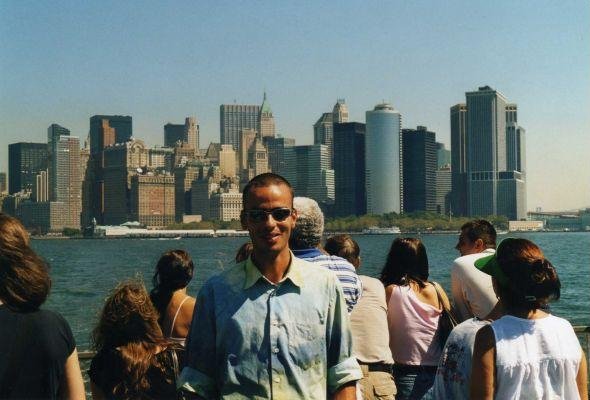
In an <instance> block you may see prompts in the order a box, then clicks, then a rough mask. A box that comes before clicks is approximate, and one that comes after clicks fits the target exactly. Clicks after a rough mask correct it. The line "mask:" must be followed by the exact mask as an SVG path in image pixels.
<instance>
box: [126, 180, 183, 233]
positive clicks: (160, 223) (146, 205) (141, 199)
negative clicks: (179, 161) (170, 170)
mask: <svg viewBox="0 0 590 400" xmlns="http://www.w3.org/2000/svg"><path fill="white" fill-rule="evenodd" d="M174 190H175V189H174V176H172V175H169V174H156V175H154V174H153V173H148V174H142V175H138V174H136V175H133V176H132V177H131V201H130V205H131V207H130V209H131V210H130V211H131V212H130V215H131V219H132V220H134V221H139V223H140V224H142V225H146V226H148V227H160V228H161V227H166V226H168V225H170V224H173V223H174V214H175V210H174V203H175V200H174Z"/></svg>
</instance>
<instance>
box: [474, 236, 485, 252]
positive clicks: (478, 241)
mask: <svg viewBox="0 0 590 400" xmlns="http://www.w3.org/2000/svg"><path fill="white" fill-rule="evenodd" d="M475 248H476V249H477V252H478V253H481V252H482V251H484V250H485V249H486V246H485V244H484V242H483V240H481V239H475Z"/></svg>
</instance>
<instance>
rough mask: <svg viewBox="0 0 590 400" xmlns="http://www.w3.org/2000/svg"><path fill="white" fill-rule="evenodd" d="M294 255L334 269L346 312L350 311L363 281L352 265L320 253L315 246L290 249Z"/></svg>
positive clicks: (357, 298)
mask: <svg viewBox="0 0 590 400" xmlns="http://www.w3.org/2000/svg"><path fill="white" fill-rule="evenodd" d="M291 251H292V252H293V254H294V255H295V257H297V258H301V259H303V260H305V261H308V262H311V263H314V264H316V265H318V266H320V267H323V268H326V269H329V270H330V271H334V273H335V274H336V276H337V277H338V281H339V282H340V287H341V288H342V292H344V299H345V300H346V307H347V309H348V313H349V314H350V312H351V311H352V309H353V308H354V305H355V304H356V303H357V302H358V301H359V299H360V298H361V295H362V293H363V283H362V282H361V280H360V279H359V277H358V275H357V273H356V268H354V265H352V264H351V263H349V262H348V261H346V260H345V259H344V258H342V257H337V256H331V255H328V254H324V253H322V252H321V251H320V250H319V249H317V248H311V249H300V250H293V249H291Z"/></svg>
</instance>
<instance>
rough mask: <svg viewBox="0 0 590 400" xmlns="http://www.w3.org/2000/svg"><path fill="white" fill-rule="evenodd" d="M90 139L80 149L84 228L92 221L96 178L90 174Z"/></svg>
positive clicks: (82, 226) (82, 220) (81, 219)
mask: <svg viewBox="0 0 590 400" xmlns="http://www.w3.org/2000/svg"><path fill="white" fill-rule="evenodd" d="M90 162H91V161H90V141H89V140H85V141H84V147H83V148H81V149H80V181H81V182H80V187H81V190H82V201H81V204H82V211H81V212H80V227H81V228H82V230H84V229H85V228H87V227H88V226H89V225H90V224H91V222H92V215H91V210H92V203H91V200H90V196H91V193H92V192H91V190H92V182H93V181H94V178H93V177H92V176H91V175H90V173H91V171H92V167H91V166H90Z"/></svg>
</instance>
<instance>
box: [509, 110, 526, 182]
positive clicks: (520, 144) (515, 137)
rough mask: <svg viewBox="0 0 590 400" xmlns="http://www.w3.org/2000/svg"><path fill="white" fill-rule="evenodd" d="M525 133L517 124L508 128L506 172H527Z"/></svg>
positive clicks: (512, 124)
mask: <svg viewBox="0 0 590 400" xmlns="http://www.w3.org/2000/svg"><path fill="white" fill-rule="evenodd" d="M525 133H526V131H525V130H524V128H523V127H521V126H518V124H517V123H516V122H513V123H511V124H509V125H508V126H507V127H506V170H507V171H519V172H522V173H524V172H525V169H524V168H525V165H526V154H525Z"/></svg>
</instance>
